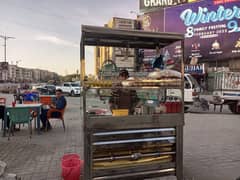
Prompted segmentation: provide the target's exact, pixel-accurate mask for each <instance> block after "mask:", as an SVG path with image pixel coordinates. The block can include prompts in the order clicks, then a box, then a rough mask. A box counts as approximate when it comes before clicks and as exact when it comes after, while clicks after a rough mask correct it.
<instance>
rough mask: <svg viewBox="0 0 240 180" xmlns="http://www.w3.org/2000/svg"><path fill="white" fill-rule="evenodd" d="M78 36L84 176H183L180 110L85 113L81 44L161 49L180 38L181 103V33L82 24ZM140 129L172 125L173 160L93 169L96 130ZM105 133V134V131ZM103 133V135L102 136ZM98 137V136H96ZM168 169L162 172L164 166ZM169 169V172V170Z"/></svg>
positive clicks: (97, 179) (181, 117)
mask: <svg viewBox="0 0 240 180" xmlns="http://www.w3.org/2000/svg"><path fill="white" fill-rule="evenodd" d="M81 32H82V37H81V43H80V58H81V59H80V64H81V80H82V81H83V89H84V90H83V98H82V106H83V107H82V111H83V120H84V125H83V126H84V179H85V180H90V179H95V180H102V179H135V178H137V179H144V178H149V177H160V176H165V175H175V176H176V177H177V179H178V180H182V179H183V126H184V109H183V106H182V111H181V113H174V114H161V115H145V116H124V117H112V116H110V117H108V116H98V117H97V116H93V117H89V116H88V115H87V113H86V91H87V86H86V85H85V82H84V78H85V46H107V47H125V48H141V49H155V48H156V47H157V46H158V47H159V48H164V47H166V46H168V45H170V44H172V43H174V42H177V41H181V52H182V57H181V75H182V79H181V86H180V87H177V88H179V89H181V92H182V103H183V99H184V91H183V87H184V86H183V77H184V64H183V62H184V48H183V47H184V35H182V34H177V33H161V32H147V31H142V30H119V29H111V28H106V27H97V26H87V25H82V28H81ZM143 128H150V129H151V128H174V133H175V143H176V150H175V153H176V154H175V155H176V156H175V162H169V163H165V164H149V165H148V166H146V165H142V166H141V165H139V166H137V167H131V168H129V167H128V168H126V167H125V168H124V167H123V168H120V169H117V170H116V169H115V170H114V169H108V170H101V171H94V169H93V150H94V148H95V147H94V145H98V142H96V141H97V140H98V138H99V137H97V135H99V133H100V134H101V133H103V134H102V135H104V132H106V131H107V132H108V133H110V134H111V132H118V131H124V132H125V131H128V130H129V129H130V130H132V129H143ZM108 133H106V134H108ZM106 134H105V135H106ZM100 139H101V137H100ZM166 168H167V169H170V171H168V172H165V171H164V169H166ZM171 169H172V171H171Z"/></svg>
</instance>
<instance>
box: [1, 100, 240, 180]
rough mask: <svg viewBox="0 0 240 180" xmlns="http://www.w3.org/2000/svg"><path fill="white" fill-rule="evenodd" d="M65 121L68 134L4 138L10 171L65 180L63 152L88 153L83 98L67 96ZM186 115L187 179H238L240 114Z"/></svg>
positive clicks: (26, 178)
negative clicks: (62, 171) (85, 151)
mask: <svg viewBox="0 0 240 180" xmlns="http://www.w3.org/2000/svg"><path fill="white" fill-rule="evenodd" d="M96 104H97V102H94V105H96ZM65 117H66V118H65V119H66V127H67V129H66V132H65V133H64V132H63V128H62V124H61V123H60V122H56V123H54V128H53V130H52V131H50V132H46V133H43V134H42V135H36V134H34V135H33V137H32V139H31V140H30V139H29V137H28V131H27V130H25V129H24V130H21V131H20V132H17V133H16V134H15V136H14V137H11V140H10V141H7V138H2V137H0V160H2V161H5V162H6V163H7V164H8V168H7V173H16V174H18V175H19V176H21V177H22V179H23V180H30V179H31V180H45V179H49V180H56V179H61V166H60V159H61V157H62V156H63V155H64V153H79V154H80V155H81V156H82V153H83V141H82V137H83V133H82V120H80V118H79V117H80V112H79V98H68V108H67V110H66V114H65ZM185 117H186V125H185V128H184V129H185V130H184V174H185V180H234V179H236V178H237V177H238V176H240V171H239V170H240V151H239V149H240V141H239V132H240V116H239V115H232V114H191V113H189V114H186V116H185ZM160 179H161V180H173V179H175V178H160Z"/></svg>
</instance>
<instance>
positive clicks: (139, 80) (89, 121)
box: [80, 25, 184, 180]
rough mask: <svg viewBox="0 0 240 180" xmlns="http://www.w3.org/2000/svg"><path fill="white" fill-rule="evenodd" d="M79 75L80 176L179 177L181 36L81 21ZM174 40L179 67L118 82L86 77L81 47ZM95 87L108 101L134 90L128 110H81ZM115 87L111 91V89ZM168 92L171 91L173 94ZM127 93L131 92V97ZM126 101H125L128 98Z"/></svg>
mask: <svg viewBox="0 0 240 180" xmlns="http://www.w3.org/2000/svg"><path fill="white" fill-rule="evenodd" d="M81 31H82V37H81V48H80V55H81V78H82V81H83V83H82V84H83V89H84V90H83V98H82V110H83V118H84V179H85V180H90V179H94V180H103V179H148V178H154V177H162V176H169V175H172V176H176V177H177V179H178V180H182V179H183V126H184V113H183V112H184V107H183V77H184V68H183V67H184V66H183V57H184V49H183V47H184V35H181V34H175V33H157V32H146V31H140V30H119V29H111V28H106V27H95V26H86V25H82V29H81ZM176 42H178V43H180V46H181V52H182V54H181V56H180V57H179V63H180V66H178V67H179V71H176V70H171V69H164V70H156V71H153V72H149V73H148V74H146V73H145V74H144V76H143V75H142V73H141V72H131V73H130V77H129V78H127V79H124V80H121V81H120V80H119V79H118V77H116V76H114V75H113V76H112V77H111V79H106V80H105V79H94V80H92V79H91V80H90V79H89V80H87V79H86V78H84V77H85V46H105V47H122V48H135V49H155V48H156V47H157V48H160V49H162V48H165V47H166V46H168V45H170V44H173V43H176ZM91 89H96V90H97V92H98V94H99V96H105V97H109V99H108V102H109V104H111V103H115V100H116V99H117V101H118V102H120V101H123V102H126V101H127V98H125V97H124V96H123V98H122V97H120V96H121V95H119V96H118V97H117V98H112V96H113V94H116V92H117V93H123V92H124V93H126V92H128V93H129V92H130V94H134V97H136V99H135V100H136V103H133V101H132V99H131V100H130V101H129V104H132V106H131V109H130V108H129V109H128V108H121V107H120V105H119V104H118V105H119V106H116V107H112V109H111V111H110V112H111V113H106V114H101V113H100V114H92V113H89V111H88V110H87V104H88V103H89V102H88V101H90V100H89V99H88V98H87V93H88V91H89V90H91ZM116 89H117V90H116ZM173 92H174V93H173ZM131 97H132V96H131ZM128 100H129V99H128Z"/></svg>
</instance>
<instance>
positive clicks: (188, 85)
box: [167, 74, 201, 109]
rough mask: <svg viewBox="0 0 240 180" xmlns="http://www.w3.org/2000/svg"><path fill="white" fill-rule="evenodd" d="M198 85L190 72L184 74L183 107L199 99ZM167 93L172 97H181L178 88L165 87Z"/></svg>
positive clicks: (186, 107) (187, 106)
mask: <svg viewBox="0 0 240 180" xmlns="http://www.w3.org/2000/svg"><path fill="white" fill-rule="evenodd" d="M200 90H201V89H200V85H199V84H198V82H197V81H196V79H195V78H194V77H193V76H191V75H190V74H184V107H185V109H188V108H189V107H190V106H192V105H193V103H194V102H195V101H197V100H198V99H199V95H200ZM167 95H168V96H172V97H181V91H180V90H178V89H167Z"/></svg>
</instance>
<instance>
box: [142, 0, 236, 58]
mask: <svg viewBox="0 0 240 180" xmlns="http://www.w3.org/2000/svg"><path fill="white" fill-rule="evenodd" d="M143 28H144V29H145V30H150V31H161V32H175V33H182V34H185V59H187V60H188V62H189V63H190V61H191V59H192V58H193V57H196V58H198V60H199V61H200V62H204V61H216V60H224V59H230V58H237V57H240V1H239V0H238V1H236V0H204V1H198V2H195V3H188V4H184V5H181V6H175V7H170V8H165V9H159V10H157V11H155V12H150V13H145V14H144V17H143ZM180 53H181V52H180V51H179V44H175V45H173V46H172V47H171V48H168V52H167V54H168V55H169V56H170V57H172V58H175V57H179V56H180Z"/></svg>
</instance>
